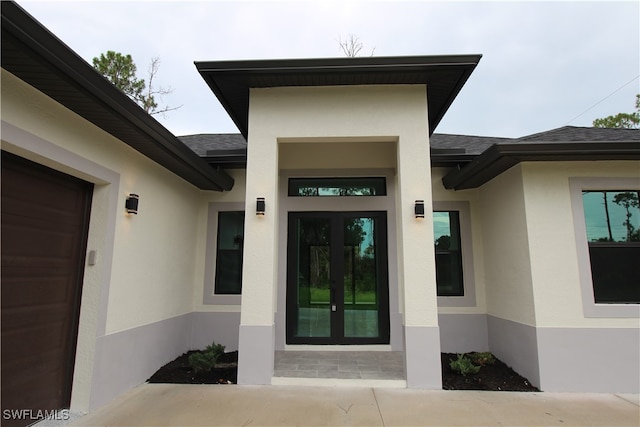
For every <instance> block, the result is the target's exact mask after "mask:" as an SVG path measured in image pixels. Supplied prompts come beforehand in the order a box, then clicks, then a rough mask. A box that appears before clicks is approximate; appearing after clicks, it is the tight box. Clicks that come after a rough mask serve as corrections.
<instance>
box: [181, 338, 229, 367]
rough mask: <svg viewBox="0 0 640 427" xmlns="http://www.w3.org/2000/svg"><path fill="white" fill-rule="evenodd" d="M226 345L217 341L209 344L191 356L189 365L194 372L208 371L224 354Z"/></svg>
mask: <svg viewBox="0 0 640 427" xmlns="http://www.w3.org/2000/svg"><path fill="white" fill-rule="evenodd" d="M224 348H225V347H224V346H223V345H221V344H216V343H215V342H214V343H213V344H211V345H208V346H207V348H205V349H204V350H201V351H197V352H195V353H193V354H192V355H190V356H189V366H191V368H192V369H193V370H194V372H206V371H209V370H211V369H212V368H213V367H214V366H215V365H216V362H217V361H218V358H219V357H220V356H221V355H222V354H224Z"/></svg>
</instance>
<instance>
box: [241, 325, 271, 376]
mask: <svg viewBox="0 0 640 427" xmlns="http://www.w3.org/2000/svg"><path fill="white" fill-rule="evenodd" d="M274 343H275V327H274V325H240V334H239V349H238V350H239V351H238V384H252V385H267V384H271V378H272V377H273V367H274V364H275V345H274Z"/></svg>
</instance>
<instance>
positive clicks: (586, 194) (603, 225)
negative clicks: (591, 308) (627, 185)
mask: <svg viewBox="0 0 640 427" xmlns="http://www.w3.org/2000/svg"><path fill="white" fill-rule="evenodd" d="M639 198H640V191H637V190H632V191H631V190H583V191H582V204H583V209H584V220H585V226H586V232H587V242H588V246H589V260H590V263H591V278H592V281H593V295H594V298H595V302H596V303H605V304H614V303H619V304H620V303H640V263H639V262H638V260H640V208H639V204H638V201H639Z"/></svg>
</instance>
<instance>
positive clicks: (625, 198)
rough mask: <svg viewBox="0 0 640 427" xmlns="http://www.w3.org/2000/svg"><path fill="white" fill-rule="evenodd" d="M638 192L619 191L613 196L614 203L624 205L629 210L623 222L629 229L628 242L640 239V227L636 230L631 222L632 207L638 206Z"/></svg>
mask: <svg viewBox="0 0 640 427" xmlns="http://www.w3.org/2000/svg"><path fill="white" fill-rule="evenodd" d="M638 199H639V198H638V192H636V193H634V192H631V191H625V192H624V193H618V194H616V195H615V196H614V198H613V203H615V204H617V205H619V206H622V207H623V208H624V209H625V210H626V211H627V216H626V220H625V221H624V222H623V223H622V225H624V226H625V227H626V229H627V242H632V241H640V229H639V230H635V227H634V226H633V224H631V216H632V214H631V208H638V207H639V205H638Z"/></svg>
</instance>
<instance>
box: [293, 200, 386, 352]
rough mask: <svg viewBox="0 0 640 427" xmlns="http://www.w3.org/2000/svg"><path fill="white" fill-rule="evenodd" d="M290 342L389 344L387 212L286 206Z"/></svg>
mask: <svg viewBox="0 0 640 427" xmlns="http://www.w3.org/2000/svg"><path fill="white" fill-rule="evenodd" d="M288 224H289V227H288V251H287V252H288V257H287V266H288V267H287V276H288V277H287V343H288V344H389V285H388V266H387V240H386V236H387V229H386V226H387V221H386V212H290V213H289V220H288Z"/></svg>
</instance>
